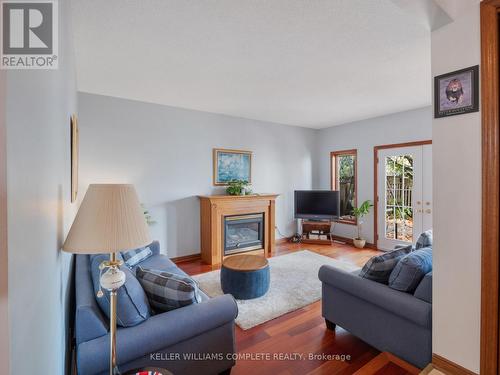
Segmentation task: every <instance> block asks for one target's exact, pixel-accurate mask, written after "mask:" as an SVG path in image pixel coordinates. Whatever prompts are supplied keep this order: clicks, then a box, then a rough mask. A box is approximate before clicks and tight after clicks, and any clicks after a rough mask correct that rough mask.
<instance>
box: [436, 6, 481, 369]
mask: <svg viewBox="0 0 500 375" xmlns="http://www.w3.org/2000/svg"><path fill="white" fill-rule="evenodd" d="M442 5H443V6H445V7H446V9H445V10H446V11H447V12H449V14H450V15H451V16H452V18H453V19H454V22H452V23H451V24H449V25H447V26H445V27H443V28H441V29H438V30H436V31H434V32H432V41H431V45H432V74H433V76H436V75H439V74H443V73H446V72H450V71H453V70H457V69H461V68H466V67H468V66H472V65H476V64H479V63H480V56H481V54H480V26H479V23H480V20H479V0H453V1H450V0H446V1H442ZM432 131H433V134H432V138H433V142H434V147H433V151H434V156H433V173H434V176H433V180H434V192H433V196H434V217H433V220H434V247H433V249H434V254H433V255H434V280H433V282H434V286H433V293H434V295H433V301H434V304H433V351H434V353H436V354H439V355H441V356H443V357H445V358H447V359H449V360H451V361H453V362H455V363H458V364H459V365H461V366H463V367H465V368H467V369H469V370H472V371H474V372H476V373H478V372H479V359H480V301H481V298H480V297H481V296H480V295H481V264H480V262H481V116H480V113H472V114H466V115H461V116H453V117H448V118H441V119H434V120H433V124H432Z"/></svg>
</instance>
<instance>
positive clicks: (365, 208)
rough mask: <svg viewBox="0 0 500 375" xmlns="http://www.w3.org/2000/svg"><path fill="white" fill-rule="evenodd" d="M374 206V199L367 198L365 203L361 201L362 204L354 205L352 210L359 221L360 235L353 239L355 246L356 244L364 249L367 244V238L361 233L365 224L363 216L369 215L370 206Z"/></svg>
mask: <svg viewBox="0 0 500 375" xmlns="http://www.w3.org/2000/svg"><path fill="white" fill-rule="evenodd" d="M372 207H373V203H372V201H370V200H366V201H364V202H363V203H361V206H359V207H354V208H353V210H352V213H353V215H354V216H355V217H356V220H357V222H358V236H357V237H356V238H354V239H353V242H354V246H356V247H357V248H358V249H362V248H364V247H365V245H366V240H365V239H364V238H363V236H362V235H361V230H362V226H363V222H362V221H361V218H363V216H366V215H368V214H369V213H370V208H372Z"/></svg>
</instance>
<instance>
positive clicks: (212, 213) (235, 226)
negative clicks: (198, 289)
mask: <svg viewBox="0 0 500 375" xmlns="http://www.w3.org/2000/svg"><path fill="white" fill-rule="evenodd" d="M277 197H278V195H277V194H259V195H243V196H232V195H211V196H200V197H199V199H200V227H201V228H200V229H201V231H200V232H201V258H202V260H203V261H204V262H206V263H208V264H212V265H218V264H221V263H222V261H223V259H224V258H225V257H228V256H232V255H234V254H238V253H242V252H245V253H247V254H248V253H251V254H261V255H263V256H267V255H268V254H269V253H270V252H272V251H273V250H274V241H275V235H274V231H275V201H276V198H277Z"/></svg>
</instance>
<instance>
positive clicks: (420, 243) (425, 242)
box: [415, 229, 432, 250]
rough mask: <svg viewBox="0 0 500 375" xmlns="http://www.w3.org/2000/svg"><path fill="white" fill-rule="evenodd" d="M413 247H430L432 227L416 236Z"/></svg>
mask: <svg viewBox="0 0 500 375" xmlns="http://www.w3.org/2000/svg"><path fill="white" fill-rule="evenodd" d="M415 247H416V248H417V250H418V249H422V248H424V247H432V229H430V230H427V231H425V232H424V233H422V234H421V235H420V236H419V237H418V240H417V243H416V244H415Z"/></svg>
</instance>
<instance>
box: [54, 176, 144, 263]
mask: <svg viewBox="0 0 500 375" xmlns="http://www.w3.org/2000/svg"><path fill="white" fill-rule="evenodd" d="M150 243H151V239H150V236H149V230H148V226H147V224H146V219H145V217H144V212H143V210H142V207H141V205H140V203H139V199H138V197H137V193H136V191H135V188H134V186H133V185H121V184H92V185H89V188H88V190H87V193H86V194H85V197H84V198H83V202H82V204H81V206H80V209H79V210H78V213H77V214H76V217H75V221H74V222H73V225H72V226H71V229H70V231H69V233H68V237H67V238H66V241H65V242H64V245H63V250H64V251H68V252H71V253H78V254H101V253H113V252H117V251H122V250H132V249H137V248H139V247H142V246H146V245H148V244H150Z"/></svg>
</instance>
